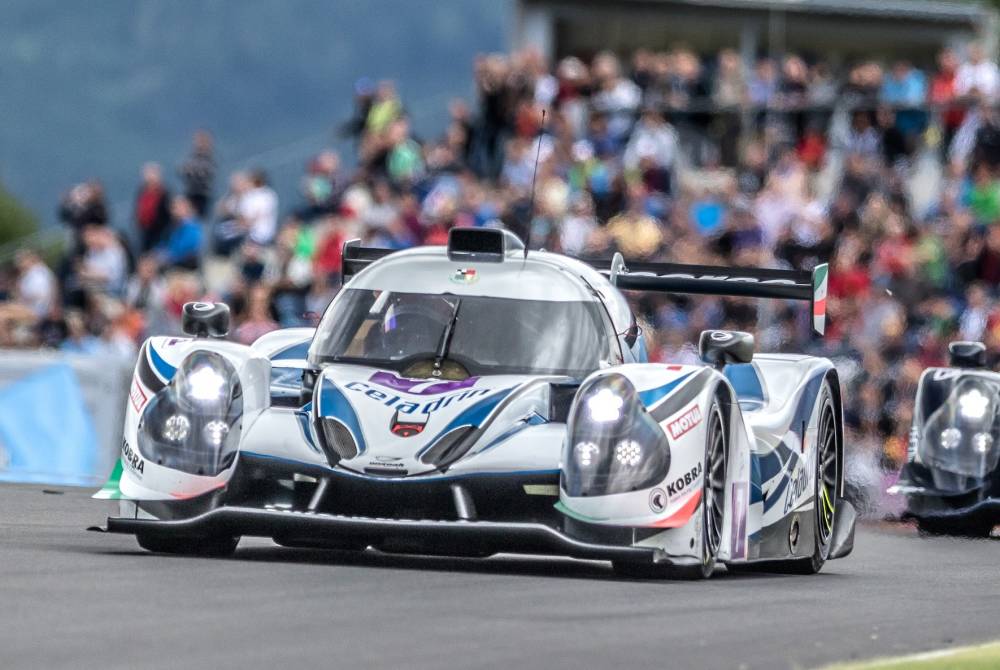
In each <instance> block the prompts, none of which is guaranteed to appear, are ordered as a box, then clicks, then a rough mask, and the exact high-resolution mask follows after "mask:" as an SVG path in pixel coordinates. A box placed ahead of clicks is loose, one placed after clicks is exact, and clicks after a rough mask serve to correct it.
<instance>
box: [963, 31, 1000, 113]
mask: <svg viewBox="0 0 1000 670" xmlns="http://www.w3.org/2000/svg"><path fill="white" fill-rule="evenodd" d="M998 88H1000V73H998V72H997V64H996V63H994V62H993V61H991V60H987V58H986V53H985V52H984V51H983V47H982V45H980V44H972V45H970V46H969V60H968V61H966V62H965V63H962V65H961V66H959V68H958V73H957V75H956V80H955V91H956V93H958V95H959V96H960V97H963V98H964V97H968V96H976V97H979V98H981V99H982V100H984V101H986V102H993V101H995V100H996V97H997V91H998Z"/></svg>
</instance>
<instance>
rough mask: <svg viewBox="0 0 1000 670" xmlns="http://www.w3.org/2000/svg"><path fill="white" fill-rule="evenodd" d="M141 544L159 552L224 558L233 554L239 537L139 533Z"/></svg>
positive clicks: (154, 551)
mask: <svg viewBox="0 0 1000 670" xmlns="http://www.w3.org/2000/svg"><path fill="white" fill-rule="evenodd" d="M135 539H136V541H137V542H138V543H139V546H140V547H142V548H143V549H145V550H146V551H152V552H153V553H157V554H180V555H185V556H206V557H214V558H222V557H225V556H232V555H233V552H235V551H236V545H237V544H239V541H240V538H238V537H229V536H225V537H204V538H198V537H163V536H158V535H146V534H143V533H138V534H136V536H135Z"/></svg>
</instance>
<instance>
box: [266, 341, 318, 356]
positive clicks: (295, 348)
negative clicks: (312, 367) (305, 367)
mask: <svg viewBox="0 0 1000 670" xmlns="http://www.w3.org/2000/svg"><path fill="white" fill-rule="evenodd" d="M310 342H311V340H306V341H305V342H299V343H298V344H293V345H292V346H290V347H286V348H284V349H282V350H281V351H279V352H277V353H275V354H274V355H273V356H271V360H272V361H304V360H305V359H306V356H307V355H308V353H309V344H310Z"/></svg>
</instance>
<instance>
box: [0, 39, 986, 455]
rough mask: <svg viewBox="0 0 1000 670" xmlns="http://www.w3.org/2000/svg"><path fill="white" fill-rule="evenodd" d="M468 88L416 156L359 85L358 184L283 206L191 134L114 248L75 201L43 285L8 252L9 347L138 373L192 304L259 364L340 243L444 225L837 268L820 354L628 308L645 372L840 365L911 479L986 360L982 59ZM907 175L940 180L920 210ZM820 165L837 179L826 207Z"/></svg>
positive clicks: (738, 320) (3, 342) (788, 336)
mask: <svg viewBox="0 0 1000 670" xmlns="http://www.w3.org/2000/svg"><path fill="white" fill-rule="evenodd" d="M474 81H475V88H476V99H475V101H474V103H472V104H470V103H467V102H465V101H461V100H456V101H454V102H452V103H451V104H450V105H449V107H448V111H447V119H446V123H445V124H444V130H443V132H442V133H441V134H440V135H439V136H437V137H418V136H417V135H416V134H415V133H414V130H413V128H412V127H411V125H410V121H409V119H408V116H407V113H406V107H405V104H404V101H403V100H402V99H401V97H400V94H399V92H398V90H397V89H396V87H395V86H394V84H393V83H392V82H389V81H383V82H374V81H370V80H367V79H362V80H359V81H358V82H357V83H356V85H355V88H354V103H355V111H354V114H353V116H352V117H351V118H350V119H349V120H348V121H347V122H346V123H345V124H343V126H342V127H341V129H340V132H341V133H342V134H343V135H345V136H347V137H349V138H351V139H352V140H353V143H354V147H355V156H354V157H353V158H354V160H352V161H349V163H350V164H351V167H348V166H347V165H345V164H344V163H342V162H341V158H340V156H338V154H337V153H335V152H333V151H321V152H319V153H317V154H316V156H315V157H314V158H313V159H311V160H310V161H309V162H308V164H307V165H306V166H305V171H304V174H303V176H302V180H301V189H300V193H298V194H297V195H293V194H290V193H289V194H283V196H282V199H281V200H280V201H279V197H278V194H277V193H276V192H275V191H274V190H273V189H272V188H271V187H270V186H269V185H268V178H267V175H266V173H265V172H263V171H261V170H253V171H247V172H243V171H240V172H237V173H235V174H232V175H231V176H230V177H229V181H228V184H227V185H226V188H225V190H224V191H221V192H220V190H219V189H217V185H216V183H215V182H216V170H215V160H214V158H213V147H212V139H211V136H210V135H208V134H207V133H205V132H200V133H198V134H197V135H196V136H195V138H194V142H193V146H192V148H191V152H190V155H189V157H188V158H187V159H186V160H185V161H184V162H183V164H182V165H181V166H179V168H178V169H177V171H176V175H175V178H173V179H167V178H166V177H165V174H164V170H163V169H162V168H161V166H159V165H157V164H154V163H150V164H147V165H145V166H143V167H142V168H141V175H140V185H139V188H138V191H137V193H136V197H135V201H134V209H133V212H132V229H131V230H129V231H121V230H115V229H113V228H111V227H109V226H108V225H107V223H108V212H107V206H106V204H105V198H104V194H103V192H102V190H101V187H100V184H99V183H98V182H96V181H94V182H89V183H86V184H82V185H78V186H76V187H74V188H72V189H71V190H70V191H69V192H68V193H67V194H66V196H65V198H64V201H63V202H62V203H61V205H60V215H61V217H62V219H63V221H65V223H66V225H67V226H68V228H69V229H70V230H71V231H72V242H71V244H70V246H69V248H68V249H67V252H66V254H65V257H64V258H63V259H61V260H60V262H58V263H55V264H53V265H52V266H51V267H50V266H49V265H46V264H45V263H44V262H43V261H42V260H41V258H40V257H39V256H38V255H37V254H35V253H34V252H31V251H23V252H22V253H21V254H20V255H19V256H18V258H17V260H16V264H15V266H14V267H12V268H8V269H7V271H6V274H5V275H4V276H3V277H2V278H0V291H2V292H3V293H4V294H5V295H6V296H7V300H6V301H5V302H3V303H0V319H2V320H3V322H4V327H2V328H0V346H39V345H41V346H47V347H56V348H61V349H64V350H67V351H74V352H89V353H95V354H102V355H111V354H121V355H123V356H130V355H134V354H135V352H136V348H137V344H138V343H139V342H141V338H143V337H144V336H146V335H148V334H150V333H174V332H177V331H178V329H179V327H178V320H179V314H180V308H181V306H182V305H183V303H184V302H186V301H189V300H194V299H204V298H208V299H219V300H225V301H226V302H228V303H229V304H230V305H231V307H232V310H233V314H234V330H233V333H232V335H231V337H232V338H233V339H235V340H237V341H240V342H244V343H250V342H252V341H253V340H254V339H255V338H257V337H259V336H260V335H262V334H264V333H266V332H268V331H270V330H273V329H276V328H279V327H288V326H299V325H309V324H311V323H314V322H315V320H316V315H318V314H320V313H322V311H323V309H324V308H325V306H326V305H327V304H328V303H329V301H330V300H331V298H332V297H333V295H334V294H335V292H336V290H337V288H338V286H339V282H340V278H339V276H338V273H339V269H340V254H341V245H342V243H343V242H344V241H345V240H346V239H349V238H353V237H360V238H362V239H363V240H364V243H365V244H367V245H372V246H380V247H389V248H404V247H409V246H413V245H417V244H440V243H442V242H444V240H445V239H446V236H447V233H448V230H449V229H450V228H452V227H454V226H505V227H508V228H510V229H512V230H514V231H515V232H517V233H518V234H519V235H520V236H521V237H522V238H524V239H526V240H528V241H529V243H530V246H531V247H532V248H539V247H544V248H546V249H548V250H553V251H559V252H563V253H566V254H570V255H574V256H581V257H592V258H608V257H610V255H611V254H612V253H614V252H615V251H621V252H622V253H623V255H624V256H625V257H626V258H627V259H634V260H663V261H674V262H683V263H700V264H709V265H735V266H763V267H775V266H781V267H796V268H810V267H812V266H813V265H815V264H816V263H818V262H827V261H828V262H829V263H830V264H831V268H832V272H831V275H830V289H829V304H828V313H829V328H828V333H827V335H826V337H825V338H823V339H817V338H814V337H811V336H810V332H809V319H808V315H807V314H805V313H804V310H802V309H800V308H798V307H796V306H794V305H788V304H784V303H774V304H767V303H761V302H754V301H747V300H740V299H713V298H697V299H694V298H688V297H683V296H664V295H636V296H633V297H634V300H635V306H636V309H637V311H638V313H639V314H640V315H641V319H642V322H643V325H644V333H645V337H646V338H647V340H648V345H649V350H650V352H651V356H652V358H653V360H657V361H674V362H693V361H695V360H696V359H697V353H696V350H695V345H694V343H695V342H696V341H697V335H698V332H699V331H700V330H702V329H705V328H719V327H725V328H738V329H747V330H752V331H755V332H756V333H758V342H759V344H758V348H759V349H761V350H769V349H770V350H773V349H783V350H794V351H799V350H801V351H806V352H811V353H816V354H821V355H826V356H831V357H833V358H834V360H835V361H836V363H837V365H838V368H839V369H840V371H841V374H842V377H843V379H844V380H845V384H846V385H847V387H848V391H847V392H845V394H844V396H845V398H846V401H847V406H846V419H847V423H848V425H849V427H850V428H851V429H852V431H854V435H855V437H856V439H855V440H853V442H852V443H854V444H858V445H862V446H866V448H867V449H868V451H869V452H870V453H871V454H874V455H875V456H876V457H877V458H878V459H881V460H882V461H883V462H884V463H885V464H891V463H893V462H898V461H899V460H900V459H901V458H902V457H903V455H904V453H905V436H906V431H907V428H908V422H909V419H910V415H911V412H912V403H913V397H914V390H915V383H916V381H917V378H918V376H919V374H920V372H921V371H922V370H923V369H924V368H925V367H926V366H929V365H937V364H941V363H943V362H944V353H945V345H946V343H947V342H948V341H949V340H951V339H956V338H962V339H972V340H982V341H985V342H986V343H987V345H988V346H989V349H990V351H991V352H993V354H994V356H996V355H998V354H1000V303H998V300H997V286H998V282H1000V177H998V165H1000V123H998V121H997V118H996V115H995V113H994V106H995V103H996V102H997V96H998V94H1000V77H998V71H997V66H996V64H995V63H994V62H993V61H991V60H989V59H988V58H986V57H985V55H984V54H983V52H982V50H981V49H980V48H979V47H978V46H976V45H971V46H970V47H969V48H968V49H967V53H965V54H964V55H963V56H961V57H960V56H959V54H957V53H956V52H954V51H951V50H948V49H946V50H943V51H942V52H941V53H940V54H939V56H938V58H937V63H936V66H935V67H934V68H933V69H930V70H927V71H924V70H920V69H918V68H916V67H914V65H913V64H911V63H909V62H906V61H899V62H895V63H890V64H888V65H887V66H884V65H883V64H880V63H877V62H874V61H868V62H860V63H857V64H854V65H852V66H850V67H847V68H845V69H843V70H842V71H837V70H835V68H833V67H831V66H830V64H828V63H825V62H822V61H817V62H810V61H807V60H806V59H804V58H802V57H800V56H797V55H794V54H790V55H786V56H785V57H783V58H781V59H780V60H777V59H773V58H769V57H765V58H761V59H759V60H757V61H756V62H755V63H751V64H750V65H749V66H747V64H745V63H744V62H743V61H742V60H741V59H740V57H739V56H738V54H737V53H736V52H735V51H733V50H729V49H724V50H722V51H720V52H719V53H718V54H715V55H714V56H712V57H711V58H701V57H699V56H697V55H696V54H695V53H693V52H691V51H689V50H686V49H682V48H678V49H675V50H672V51H669V52H662V53H657V52H652V51H642V50H641V51H637V52H636V53H634V54H632V55H631V58H630V59H629V60H626V61H623V60H621V59H620V58H619V57H618V56H616V55H613V54H611V53H607V52H605V53H599V54H597V55H595V56H594V57H593V58H591V59H588V60H584V59H581V58H576V57H568V58H564V59H562V60H561V61H559V62H558V63H557V64H556V65H555V66H554V67H550V65H549V64H548V63H547V62H546V61H545V59H543V58H542V57H541V56H540V55H539V54H538V53H537V52H535V51H532V50H530V49H529V50H524V51H521V52H517V53H514V54H511V55H501V54H493V55H484V56H481V57H479V58H478V59H477V60H476V62H475V66H474ZM838 118H840V119H843V122H842V123H838ZM918 152H931V153H933V154H934V155H935V156H936V158H935V160H938V161H940V165H941V171H942V173H943V177H942V179H941V180H940V187H939V188H938V192H937V193H935V194H932V197H931V198H929V201H930V202H931V205H930V206H929V207H923V208H921V209H920V210H919V211H918V210H917V208H916V207H915V206H914V205H913V203H912V202H911V198H910V197H909V195H908V193H909V191H908V184H909V183H910V180H911V179H912V178H913V174H912V173H913V164H914V157H915V155H916V154H917V153H918ZM833 153H837V154H838V155H839V156H840V157H841V160H840V165H841V166H842V167H841V168H840V169H839V170H838V171H837V172H836V173H835V174H834V175H833V181H832V182H831V183H830V184H829V185H828V186H824V179H823V176H824V175H829V174H830V170H829V169H828V168H829V166H830V156H831V155H832V154H833ZM536 157H537V159H538V161H537V162H538V168H537V194H536V197H535V202H534V203H532V201H531V199H530V193H531V187H532V183H533V180H535V179H536V177H535V162H536ZM172 184H177V188H176V189H174V188H173V187H172ZM994 362H996V361H994Z"/></svg>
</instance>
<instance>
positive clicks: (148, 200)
mask: <svg viewBox="0 0 1000 670" xmlns="http://www.w3.org/2000/svg"><path fill="white" fill-rule="evenodd" d="M135 223H136V228H137V229H138V231H139V251H140V252H141V253H146V252H148V251H150V250H151V249H153V248H154V247H156V246H157V245H159V244H160V243H161V242H162V241H163V236H164V235H165V234H166V232H167V230H168V229H169V228H170V193H169V192H168V191H167V188H166V186H164V184H163V171H162V170H161V169H160V166H159V164H157V163H146V164H145V165H143V166H142V183H141V184H140V185H139V192H138V193H137V194H136V197H135Z"/></svg>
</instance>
